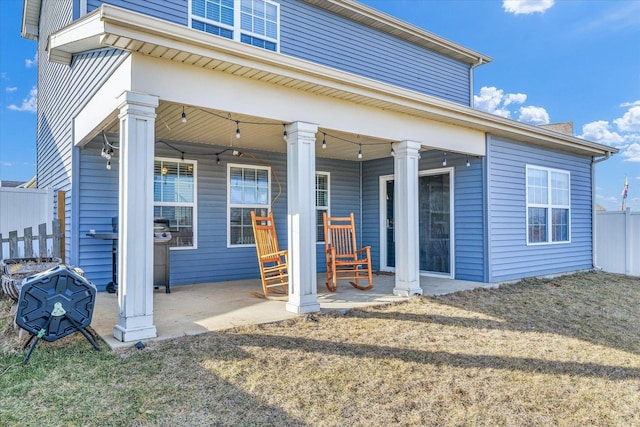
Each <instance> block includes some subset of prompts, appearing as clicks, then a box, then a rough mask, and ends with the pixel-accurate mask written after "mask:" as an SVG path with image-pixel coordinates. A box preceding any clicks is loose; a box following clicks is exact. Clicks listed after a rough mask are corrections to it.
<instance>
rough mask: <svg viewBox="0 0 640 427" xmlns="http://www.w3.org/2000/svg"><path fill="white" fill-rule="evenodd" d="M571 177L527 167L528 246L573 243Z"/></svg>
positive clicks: (564, 172) (536, 167)
mask: <svg viewBox="0 0 640 427" xmlns="http://www.w3.org/2000/svg"><path fill="white" fill-rule="evenodd" d="M570 188H571V175H570V173H569V172H568V171H563V170H558V169H550V168H543V167H539V166H527V244H540V243H568V242H569V241H570V240H571V224H570V219H571V197H570V193H571V190H570Z"/></svg>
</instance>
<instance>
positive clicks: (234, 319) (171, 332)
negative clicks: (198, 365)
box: [91, 274, 495, 349]
mask: <svg viewBox="0 0 640 427" xmlns="http://www.w3.org/2000/svg"><path fill="white" fill-rule="evenodd" d="M325 280H326V276H325V275H324V274H319V275H318V301H319V302H320V308H321V311H322V312H327V311H331V310H347V309H350V308H356V307H364V306H369V305H375V304H385V303H389V302H393V301H402V300H403V299H405V297H399V296H395V295H393V287H394V285H395V283H394V281H395V277H394V276H393V275H392V274H377V275H374V280H373V283H374V287H373V289H370V290H367V291H361V290H358V289H355V288H353V287H352V286H350V285H349V284H348V282H346V281H342V282H338V289H337V291H336V292H328V290H327V288H326V286H325V284H324V283H325ZM493 286H495V285H493V284H489V283H480V282H470V281H464V280H452V279H442V278H434V277H422V278H421V287H422V289H423V291H424V294H425V295H444V294H448V293H452V292H457V291H461V290H468V289H474V288H478V287H493ZM261 291H262V286H261V285H260V279H248V280H237V281H231V282H216V283H200V284H197V285H181V286H173V287H172V288H171V293H170V294H167V293H165V292H164V288H160V289H157V290H155V291H154V295H153V306H154V313H153V314H154V323H155V325H156V329H157V333H158V336H157V337H156V338H153V340H163V339H169V338H176V337H179V336H182V335H196V334H200V333H205V332H210V331H217V330H223V329H229V328H233V327H236V326H243V325H250V324H260V323H270V322H276V321H279V320H285V319H291V318H294V317H296V316H297V315H296V314H294V313H289V312H287V311H286V310H285V303H286V298H284V297H277V298H270V299H264V298H258V297H256V296H254V295H252V294H251V292H261ZM117 320H118V300H117V295H116V294H109V293H106V292H99V293H98V295H97V298H96V304H95V308H94V312H93V320H92V323H91V327H92V328H93V329H94V330H95V331H96V332H97V333H98V334H99V335H100V337H101V338H102V339H103V340H104V341H105V342H106V343H107V344H108V345H109V347H111V348H112V349H113V348H120V347H126V346H131V345H133V344H135V343H134V342H128V343H123V342H120V341H117V340H116V339H115V338H114V337H113V327H114V326H115V325H116V323H117Z"/></svg>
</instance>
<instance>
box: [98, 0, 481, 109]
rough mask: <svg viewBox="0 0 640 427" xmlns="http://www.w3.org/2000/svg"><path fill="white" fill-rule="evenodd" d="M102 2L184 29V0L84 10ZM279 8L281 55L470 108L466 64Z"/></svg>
mask: <svg viewBox="0 0 640 427" xmlns="http://www.w3.org/2000/svg"><path fill="white" fill-rule="evenodd" d="M102 3H108V4H111V5H114V6H119V7H122V8H125V9H129V10H133V11H136V12H140V13H145V14H147V15H150V16H153V17H156V18H160V19H165V20H167V21H171V22H174V23H177V24H180V25H188V2H187V1H186V0H148V1H144V2H142V1H140V0H89V1H88V5H87V10H88V11H89V12H91V11H92V10H94V9H96V8H97V7H99V6H100V4H102ZM280 4H281V6H280V52H281V53H283V54H286V55H290V56H293V57H297V58H300V59H304V60H307V61H311V62H314V63H317V64H322V65H326V66H329V67H332V68H336V69H339V70H342V71H346V72H349V73H353V74H357V75H360V76H363V77H367V78H370V79H374V80H378V81H381V82H385V83H389V84H392V85H396V86H399V87H402V88H406V89H410V90H414V91H416V92H420V93H424V94H427V95H431V96H435V97H438V98H441V99H446V100H448V101H453V102H457V103H460V104H464V105H467V106H468V105H471V99H470V79H469V69H470V65H469V64H466V63H464V62H461V61H458V60H456V59H453V58H449V57H447V56H445V55H442V54H440V53H438V52H435V51H431V50H429V49H427V48H424V47H422V46H418V45H415V44H413V43H410V42H408V41H406V40H402V39H400V38H397V37H395V36H392V35H389V34H387V33H384V32H382V31H379V30H376V29H374V28H371V27H367V26H366V25H363V24H360V23H357V22H355V21H351V20H349V19H347V18H344V17H341V16H338V15H335V14H332V13H331V12H329V11H327V10H324V9H321V8H318V7H315V6H312V5H310V4H308V3H305V2H303V1H300V0H281V1H280ZM212 37H214V36H212Z"/></svg>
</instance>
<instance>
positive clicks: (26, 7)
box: [20, 0, 42, 40]
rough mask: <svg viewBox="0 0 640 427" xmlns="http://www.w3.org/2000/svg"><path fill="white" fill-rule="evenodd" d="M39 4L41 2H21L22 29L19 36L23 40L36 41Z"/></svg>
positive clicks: (38, 0) (38, 25) (32, 0)
mask: <svg viewBox="0 0 640 427" xmlns="http://www.w3.org/2000/svg"><path fill="white" fill-rule="evenodd" d="M41 3H42V1H41V0H23V2H22V28H21V30H20V34H21V36H22V37H23V38H25V39H30V40H38V34H39V27H40V4H41Z"/></svg>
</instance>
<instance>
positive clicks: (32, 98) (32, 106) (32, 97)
mask: <svg viewBox="0 0 640 427" xmlns="http://www.w3.org/2000/svg"><path fill="white" fill-rule="evenodd" d="M37 104H38V88H37V87H35V86H34V87H32V88H31V90H30V91H29V98H26V99H23V100H22V105H20V106H18V105H15V104H11V105H9V106H8V107H7V108H8V109H9V110H13V111H29V112H32V113H35V112H36V108H37Z"/></svg>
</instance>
